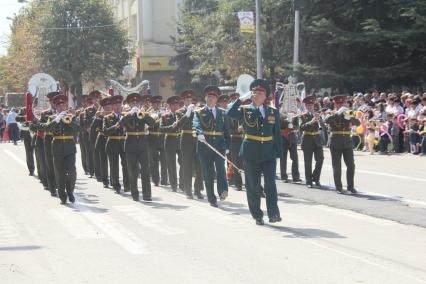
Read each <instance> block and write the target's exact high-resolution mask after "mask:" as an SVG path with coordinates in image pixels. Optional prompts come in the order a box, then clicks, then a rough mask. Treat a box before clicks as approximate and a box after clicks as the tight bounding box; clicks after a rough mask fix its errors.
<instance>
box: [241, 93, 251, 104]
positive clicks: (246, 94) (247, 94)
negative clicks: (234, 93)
mask: <svg viewBox="0 0 426 284" xmlns="http://www.w3.org/2000/svg"><path fill="white" fill-rule="evenodd" d="M251 95H252V93H251V91H250V92H247V93H245V94H243V95H241V96H240V101H242V102H243V101H246V100H248V99H250V98H251Z"/></svg>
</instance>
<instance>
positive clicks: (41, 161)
mask: <svg viewBox="0 0 426 284" xmlns="http://www.w3.org/2000/svg"><path fill="white" fill-rule="evenodd" d="M38 126H39V122H38V121H34V122H32V123H30V130H31V131H33V132H34V133H35V141H34V152H35V157H36V167H37V176H38V178H39V179H40V182H41V183H42V184H43V187H44V189H45V190H49V189H48V188H47V179H46V160H45V155H44V131H41V130H40V129H39V127H38Z"/></svg>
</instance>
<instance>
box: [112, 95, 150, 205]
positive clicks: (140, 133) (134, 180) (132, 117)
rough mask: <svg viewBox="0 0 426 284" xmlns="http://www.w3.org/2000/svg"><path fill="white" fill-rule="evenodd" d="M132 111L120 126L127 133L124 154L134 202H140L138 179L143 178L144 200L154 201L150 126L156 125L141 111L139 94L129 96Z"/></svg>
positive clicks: (124, 117)
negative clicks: (148, 130) (152, 196)
mask: <svg viewBox="0 0 426 284" xmlns="http://www.w3.org/2000/svg"><path fill="white" fill-rule="evenodd" d="M126 100H127V103H128V105H129V107H130V108H131V110H130V111H129V112H128V113H127V114H126V115H125V116H123V118H122V119H121V121H120V125H121V126H122V127H124V129H125V131H126V140H125V142H124V152H125V153H126V161H127V169H128V172H129V185H130V191H131V193H132V197H133V200H134V201H139V190H138V177H139V173H140V175H141V178H142V199H143V200H145V201H152V199H151V182H150V173H149V145H148V132H147V131H146V129H148V127H147V126H148V125H149V126H152V125H154V123H155V121H154V119H153V118H152V117H151V116H149V115H148V114H146V113H145V112H144V111H141V110H140V106H139V104H140V102H141V96H140V95H139V94H137V93H133V94H129V95H128V96H127V99H126Z"/></svg>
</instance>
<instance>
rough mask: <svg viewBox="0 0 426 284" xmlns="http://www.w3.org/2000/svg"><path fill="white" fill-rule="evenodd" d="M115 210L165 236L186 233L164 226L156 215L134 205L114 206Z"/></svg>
mask: <svg viewBox="0 0 426 284" xmlns="http://www.w3.org/2000/svg"><path fill="white" fill-rule="evenodd" d="M113 208H114V209H116V210H117V211H119V212H121V213H123V214H125V215H126V216H128V217H130V218H133V219H134V220H135V221H136V222H138V223H139V224H140V225H142V226H144V227H146V228H149V229H151V230H153V231H156V232H158V233H160V234H163V235H167V236H173V235H177V234H183V233H185V232H186V230H183V229H179V228H174V227H171V226H168V225H166V224H164V221H163V220H162V219H160V218H158V217H157V216H155V215H154V214H151V213H149V212H147V211H146V210H143V209H141V208H139V207H136V206H133V205H123V206H113Z"/></svg>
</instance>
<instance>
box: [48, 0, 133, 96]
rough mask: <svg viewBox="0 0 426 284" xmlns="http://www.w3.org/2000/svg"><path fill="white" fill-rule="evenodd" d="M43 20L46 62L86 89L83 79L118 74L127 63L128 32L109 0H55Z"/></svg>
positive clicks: (66, 80)
mask: <svg viewBox="0 0 426 284" xmlns="http://www.w3.org/2000/svg"><path fill="white" fill-rule="evenodd" d="M48 15H49V16H47V17H44V19H43V21H42V24H41V58H42V64H43V66H44V67H45V68H46V69H47V70H49V72H50V73H51V74H52V75H53V76H55V78H57V79H58V80H60V81H61V82H63V83H64V85H65V86H66V87H70V89H71V92H72V93H74V94H77V96H79V95H81V93H82V81H83V80H87V81H94V80H96V79H109V78H114V77H115V76H117V75H118V74H119V73H120V72H121V70H122V67H123V66H124V65H125V64H126V62H127V58H128V54H127V51H126V49H125V46H126V45H127V38H126V35H127V33H126V32H125V30H124V29H123V28H122V27H121V26H120V25H119V24H117V23H115V22H114V18H113V13H112V10H111V8H110V6H109V4H108V3H107V1H106V0H91V1H87V0H55V1H51V2H50V5H49V7H48Z"/></svg>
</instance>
